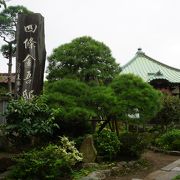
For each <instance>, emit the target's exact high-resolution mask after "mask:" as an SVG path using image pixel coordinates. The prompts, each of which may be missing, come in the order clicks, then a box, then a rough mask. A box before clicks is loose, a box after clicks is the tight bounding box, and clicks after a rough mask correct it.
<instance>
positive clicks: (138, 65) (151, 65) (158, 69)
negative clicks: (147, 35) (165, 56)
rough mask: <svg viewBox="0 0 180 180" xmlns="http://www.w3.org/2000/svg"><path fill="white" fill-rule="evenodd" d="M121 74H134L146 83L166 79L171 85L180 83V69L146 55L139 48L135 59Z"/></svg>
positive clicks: (125, 66) (123, 68)
mask: <svg viewBox="0 0 180 180" xmlns="http://www.w3.org/2000/svg"><path fill="white" fill-rule="evenodd" d="M121 73H123V74H124V73H133V74H135V75H138V76H140V77H141V78H142V79H143V80H144V81H146V82H150V81H152V80H154V79H166V80H168V81H169V82H171V83H180V69H177V68H173V67H171V66H168V65H166V64H163V63H161V62H159V61H156V60H154V59H153V58H151V57H149V56H147V55H145V53H144V52H142V50H141V49H140V48H139V49H138V52H137V53H136V55H135V57H134V58H133V59H132V60H131V61H129V62H128V63H127V64H126V65H124V66H123V67H122V71H121Z"/></svg>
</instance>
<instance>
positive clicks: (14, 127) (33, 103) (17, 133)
mask: <svg viewBox="0 0 180 180" xmlns="http://www.w3.org/2000/svg"><path fill="white" fill-rule="evenodd" d="M5 115H6V120H7V124H6V127H5V133H6V135H7V137H9V138H10V140H17V141H20V142H21V141H22V139H25V140H26V141H27V139H31V138H32V137H40V136H45V135H48V134H52V133H53V129H54V128H57V127H58V125H57V124H56V123H55V122H54V120H55V118H54V112H53V110H52V109H50V108H49V107H48V105H47V104H46V101H45V99H44V98H43V97H39V98H34V99H32V100H30V101H26V100H25V99H23V98H21V99H18V100H11V101H10V102H9V104H8V107H7V111H6V113H5ZM17 141H16V142H17ZM26 141H25V142H26Z"/></svg>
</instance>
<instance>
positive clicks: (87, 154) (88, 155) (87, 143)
mask: <svg viewBox="0 0 180 180" xmlns="http://www.w3.org/2000/svg"><path fill="white" fill-rule="evenodd" d="M80 152H81V153H82V154H83V162H84V163H93V162H95V159H96V156H97V151H96V149H95V147H94V141H93V136H92V135H87V136H86V138H85V139H84V141H83V142H82V144H81V147H80Z"/></svg>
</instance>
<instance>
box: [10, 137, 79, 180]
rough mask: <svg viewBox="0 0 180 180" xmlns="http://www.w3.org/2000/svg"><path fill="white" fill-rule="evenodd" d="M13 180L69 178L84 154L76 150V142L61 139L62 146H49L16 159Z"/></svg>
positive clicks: (65, 138) (64, 138)
mask: <svg viewBox="0 0 180 180" xmlns="http://www.w3.org/2000/svg"><path fill="white" fill-rule="evenodd" d="M15 160H16V162H17V164H16V166H14V168H13V170H12V173H11V174H10V178H11V179H56V178H58V177H64V176H66V177H69V176H70V175H71V174H72V172H73V170H72V167H73V166H74V165H75V164H76V163H78V162H80V161H81V160H82V154H81V153H79V151H78V150H77V149H76V148H75V146H74V142H73V141H69V140H68V138H67V137H61V138H60V144H59V145H54V144H49V145H48V146H46V147H43V148H41V149H39V150H36V149H34V150H31V151H29V152H26V153H23V154H22V155H21V156H20V157H18V158H16V159H15Z"/></svg>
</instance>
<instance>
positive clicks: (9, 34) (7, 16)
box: [0, 6, 32, 42]
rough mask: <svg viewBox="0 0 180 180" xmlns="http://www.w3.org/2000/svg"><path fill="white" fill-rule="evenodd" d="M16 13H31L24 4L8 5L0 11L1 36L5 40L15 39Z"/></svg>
mask: <svg viewBox="0 0 180 180" xmlns="http://www.w3.org/2000/svg"><path fill="white" fill-rule="evenodd" d="M18 13H25V14H28V13H32V12H31V11H29V10H28V9H27V8H25V7H24V6H9V7H7V8H6V9H4V10H3V11H2V12H1V13H0V29H1V30H0V32H1V36H2V37H5V38H6V40H7V41H9V42H10V41H14V40H15V33H16V25H17V15H18Z"/></svg>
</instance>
